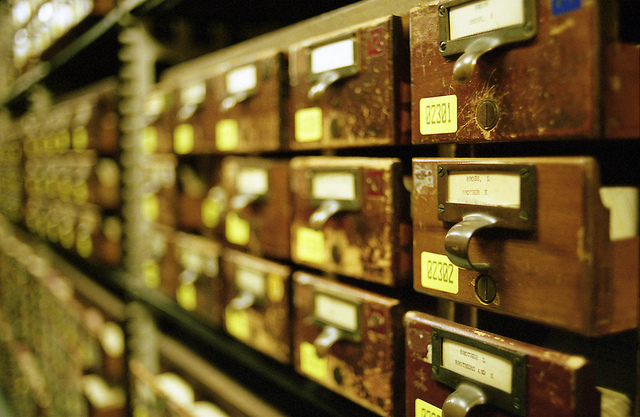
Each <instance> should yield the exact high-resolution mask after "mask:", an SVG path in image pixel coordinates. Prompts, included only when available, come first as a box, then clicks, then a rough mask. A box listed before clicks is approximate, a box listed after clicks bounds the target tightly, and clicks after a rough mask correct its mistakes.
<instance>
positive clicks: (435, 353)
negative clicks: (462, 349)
mask: <svg viewBox="0 0 640 417" xmlns="http://www.w3.org/2000/svg"><path fill="white" fill-rule="evenodd" d="M445 339H447V340H452V341H454V342H458V343H460V344H463V345H465V346H469V347H471V348H475V349H478V350H482V351H484V352H487V353H489V354H491V355H495V356H499V357H501V358H504V359H506V360H508V361H509V362H510V363H511V367H512V380H511V393H510V394H509V393H507V392H505V391H502V390H500V389H498V388H495V387H493V386H491V385H487V384H485V383H483V382H480V381H477V380H474V379H471V378H468V377H465V376H463V375H460V374H457V373H456V372H454V371H451V370H449V369H447V368H445V367H443V366H442V344H443V341H444V340H445ZM431 349H432V350H431V352H432V358H431V377H432V378H433V379H434V380H436V381H438V382H441V383H443V384H445V385H447V386H449V387H451V388H453V389H456V388H457V387H458V385H460V383H462V382H471V383H473V384H475V385H477V386H478V387H480V388H481V389H482V390H483V391H484V392H485V393H486V394H487V396H488V397H489V403H491V404H493V405H495V406H497V407H500V408H502V409H503V410H507V411H509V412H511V413H514V414H516V415H518V416H524V415H526V409H527V407H526V405H527V404H526V401H527V377H528V375H527V356H526V355H525V354H524V353H518V352H514V351H509V350H506V349H503V348H501V347H499V346H495V345H492V344H490V343H489V342H488V341H487V342H483V341H479V340H475V339H471V338H469V337H467V336H463V335H461V334H457V333H453V332H449V331H446V330H443V329H439V328H435V327H432V329H431Z"/></svg>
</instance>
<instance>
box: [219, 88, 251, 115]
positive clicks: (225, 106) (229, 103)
mask: <svg viewBox="0 0 640 417" xmlns="http://www.w3.org/2000/svg"><path fill="white" fill-rule="evenodd" d="M249 96H250V94H249V92H248V91H243V92H241V93H238V94H234V95H232V96H229V97H227V98H225V99H224V100H222V103H220V111H221V112H223V113H226V112H228V111H229V110H231V109H232V108H234V107H235V106H236V105H237V104H238V103H242V102H243V101H245V100H246V99H248V98H249Z"/></svg>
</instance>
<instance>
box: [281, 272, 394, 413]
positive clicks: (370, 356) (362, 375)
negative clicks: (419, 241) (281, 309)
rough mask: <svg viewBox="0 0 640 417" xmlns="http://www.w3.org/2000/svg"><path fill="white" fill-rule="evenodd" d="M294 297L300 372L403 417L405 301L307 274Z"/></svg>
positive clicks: (296, 361)
mask: <svg viewBox="0 0 640 417" xmlns="http://www.w3.org/2000/svg"><path fill="white" fill-rule="evenodd" d="M293 295H294V298H293V299H294V306H295V307H294V308H295V312H294V317H295V318H294V365H295V368H296V371H298V372H300V373H301V374H302V375H305V376H306V377H308V378H311V379H313V380H315V381H316V382H318V383H320V384H322V385H324V386H326V387H328V388H329V389H331V390H333V391H336V392H337V393H339V394H341V395H343V396H345V397H347V398H349V399H351V400H353V401H354V402H356V403H358V404H360V405H362V406H364V407H366V408H368V409H370V410H372V411H374V412H376V413H378V414H380V415H383V416H401V415H403V411H404V410H403V407H402V404H403V401H402V396H403V389H402V387H403V383H402V380H401V375H402V372H401V369H402V366H403V364H402V354H401V350H399V349H401V344H402V338H403V336H402V324H401V320H402V312H401V306H400V304H399V301H398V300H395V299H392V298H388V297H383V296H380V295H377V294H373V293H370V292H367V291H364V290H361V289H358V288H355V287H351V286H347V285H345V284H340V283H338V282H335V281H330V280H327V279H324V278H320V277H317V276H313V275H309V274H307V273H303V272H296V273H295V274H294V291H293ZM398 341H400V344H398Z"/></svg>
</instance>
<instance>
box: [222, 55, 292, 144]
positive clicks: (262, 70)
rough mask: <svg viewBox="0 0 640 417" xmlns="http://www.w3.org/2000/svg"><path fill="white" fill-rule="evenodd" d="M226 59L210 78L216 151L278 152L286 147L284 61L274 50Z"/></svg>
mask: <svg viewBox="0 0 640 417" xmlns="http://www.w3.org/2000/svg"><path fill="white" fill-rule="evenodd" d="M252 59H253V60H252V61H247V60H246V58H245V59H244V60H243V61H237V62H229V63H228V65H225V68H224V70H222V71H221V72H220V73H219V74H217V75H215V76H214V77H213V79H212V81H211V85H212V88H213V93H212V94H213V96H214V97H213V99H212V105H211V112H212V115H213V116H212V117H213V119H214V122H215V128H214V136H215V150H216V152H219V153H229V152H234V153H254V152H268V151H277V150H280V149H281V148H283V147H286V145H287V143H286V141H285V140H284V138H285V126H286V124H285V120H286V112H285V104H286V96H287V94H286V92H287V88H288V84H289V82H288V78H287V60H286V57H285V55H284V54H282V53H280V52H277V51H266V52H264V53H262V54H261V56H257V57H256V56H252Z"/></svg>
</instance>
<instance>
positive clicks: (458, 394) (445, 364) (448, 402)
mask: <svg viewBox="0 0 640 417" xmlns="http://www.w3.org/2000/svg"><path fill="white" fill-rule="evenodd" d="M405 331H406V407H407V416H409V417H420V416H425V415H426V416H441V415H443V412H445V413H449V414H447V415H460V416H462V415H471V413H473V415H478V416H496V417H497V416H501V417H502V416H505V417H506V416H542V415H553V416H576V417H577V416H599V415H600V394H599V392H598V391H597V390H596V388H595V379H594V372H593V368H592V365H591V363H589V362H588V361H587V360H586V359H585V358H583V357H581V356H574V355H568V354H563V353H560V352H557V351H553V350H549V349H544V348H541V347H538V346H534V345H530V344H526V343H522V342H519V341H516V340H513V339H508V338H505V337H501V336H497V335H493V334H490V333H487V332H480V331H478V330H477V329H474V328H471V327H467V326H463V325H460V324H456V323H454V322H450V321H447V320H444V319H440V318H437V317H435V316H431V315H428V314H425V313H420V312H415V311H410V312H408V313H407V314H406V316H405ZM467 407H468V409H467ZM465 410H466V411H465ZM467 411H468V412H469V414H467ZM476 412H477V414H476Z"/></svg>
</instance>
